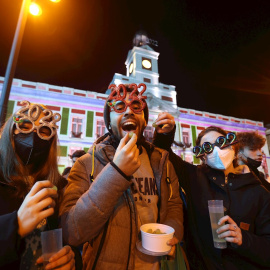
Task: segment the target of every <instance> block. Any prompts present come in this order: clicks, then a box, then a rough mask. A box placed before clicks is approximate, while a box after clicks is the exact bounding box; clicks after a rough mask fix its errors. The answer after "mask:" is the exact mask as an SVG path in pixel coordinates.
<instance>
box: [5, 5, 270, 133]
mask: <svg viewBox="0 0 270 270" xmlns="http://www.w3.org/2000/svg"><path fill="white" fill-rule="evenodd" d="M36 2H37V3H39V4H40V5H41V6H42V7H43V14H42V16H41V17H33V16H31V15H29V17H28V20H27V24H26V28H25V33H24V38H23V42H22V46H21V50H20V55H19V59H18V64H17V68H16V73H15V78H18V79H23V80H29V81H34V82H42V83H48V84H53V85H59V86H67V87H73V88H76V89H82V90H89V91H95V92H101V93H104V92H105V90H106V89H107V86H108V84H109V83H110V82H111V79H112V77H113V75H114V73H121V74H126V69H125V64H124V63H125V60H126V57H127V54H128V51H129V50H130V49H132V39H133V36H134V34H135V33H136V32H137V31H139V30H144V31H146V32H147V33H148V36H149V38H151V39H154V40H157V41H158V47H153V48H154V49H155V50H156V51H158V52H160V56H159V74H160V82H162V83H165V84H171V85H175V86H176V90H177V97H178V106H180V107H183V108H190V109H195V110H200V111H207V112H212V113H218V114H223V115H227V116H234V117H239V118H246V119H251V120H256V121H263V122H264V124H265V125H267V124H268V125H269V128H270V112H269V108H270V1H268V0H265V1H262V0H256V1H242V0H234V1H209V0H204V1H203V0H200V1H199V0H197V1H192V0H184V1H180V0H179V1H176V0H155V1H152V0H144V1H141V0H136V1H130V0H114V1H108V0H76V1H75V0H62V1H61V2H60V3H58V4H54V3H51V2H49V0H37V1H36ZM21 3H22V0H0V4H1V5H0V25H1V29H0V76H4V74H5V69H6V65H7V61H8V56H9V52H10V49H11V44H12V40H13V36H14V33H15V28H16V24H17V19H18V15H19V11H20V7H21Z"/></svg>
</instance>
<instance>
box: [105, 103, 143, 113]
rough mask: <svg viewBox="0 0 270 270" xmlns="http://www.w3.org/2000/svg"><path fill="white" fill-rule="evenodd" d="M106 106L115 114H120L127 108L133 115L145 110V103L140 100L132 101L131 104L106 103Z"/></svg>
mask: <svg viewBox="0 0 270 270" xmlns="http://www.w3.org/2000/svg"><path fill="white" fill-rule="evenodd" d="M108 105H109V106H110V107H111V110H112V109H113V110H114V111H115V112H117V113H122V112H125V111H126V110H127V107H129V108H130V109H131V110H132V111H133V112H134V113H140V112H141V111H142V110H143V109H144V108H145V105H146V104H145V102H143V101H141V100H132V101H131V102H129V103H128V102H126V100H118V101H114V102H108Z"/></svg>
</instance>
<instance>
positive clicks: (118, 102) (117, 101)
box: [107, 83, 147, 113]
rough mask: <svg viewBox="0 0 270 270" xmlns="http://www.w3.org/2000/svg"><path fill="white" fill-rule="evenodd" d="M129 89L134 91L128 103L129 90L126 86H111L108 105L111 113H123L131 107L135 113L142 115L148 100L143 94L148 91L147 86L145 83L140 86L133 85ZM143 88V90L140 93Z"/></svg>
mask: <svg viewBox="0 0 270 270" xmlns="http://www.w3.org/2000/svg"><path fill="white" fill-rule="evenodd" d="M128 87H129V88H131V89H133V90H132V92H131V93H130V95H129V100H130V101H129V102H127V101H126V96H127V89H126V86H125V85H123V84H120V85H118V86H116V85H115V84H111V85H110V86H109V89H112V92H111V94H110V95H109V97H108V102H107V104H108V106H110V110H111V111H115V112H117V113H123V112H125V111H126V109H127V107H129V108H130V109H131V110H132V111H133V112H134V113H140V112H141V111H142V110H143V109H144V108H145V106H146V102H145V99H147V97H146V96H143V95H142V94H143V93H144V92H145V90H146V85H145V84H144V83H141V84H139V85H137V84H135V83H132V84H130V85H129V86H128ZM141 87H142V90H141V91H139V88H141Z"/></svg>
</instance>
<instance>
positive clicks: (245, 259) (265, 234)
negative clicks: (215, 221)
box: [154, 134, 270, 270]
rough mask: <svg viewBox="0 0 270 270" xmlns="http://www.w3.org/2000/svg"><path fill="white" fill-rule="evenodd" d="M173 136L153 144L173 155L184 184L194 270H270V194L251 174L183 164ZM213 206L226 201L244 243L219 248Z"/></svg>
mask: <svg viewBox="0 0 270 270" xmlns="http://www.w3.org/2000/svg"><path fill="white" fill-rule="evenodd" d="M165 136H168V135H162V134H156V135H155V137H154V144H155V145H157V146H158V147H161V148H165V149H166V150H169V152H170V160H171V162H172V163H173V165H174V168H175V171H176V174H177V176H178V179H179V183H180V185H181V186H182V188H183V189H184V190H185V193H186V197H187V215H186V217H187V220H186V223H185V224H187V226H186V227H185V228H184V229H185V232H186V234H185V240H186V246H187V256H188V259H189V263H190V265H191V269H196V270H198V269H207V270H217V269H228V270H234V269H237V270H242V269H245V270H249V269H260V270H261V269H270V255H269V254H270V253H269V252H270V193H269V192H268V191H267V190H266V189H265V188H264V187H263V186H262V185H261V183H260V182H259V181H258V179H257V178H256V177H255V176H254V175H253V174H252V173H247V174H238V175H236V174H232V173H231V174H229V175H228V178H227V179H226V181H225V175H224V173H223V172H222V171H219V170H215V169H212V168H210V167H209V166H207V165H202V166H195V165H192V164H189V163H187V162H185V161H183V160H182V159H181V158H180V157H179V156H177V155H176V154H174V153H173V152H172V151H171V149H170V148H169V147H170V145H171V143H170V142H169V141H170V140H168V137H167V138H166V137H165ZM208 200H223V201H224V206H225V208H226V213H225V214H227V215H229V216H230V217H231V218H232V219H233V220H234V221H235V222H236V223H237V225H238V226H239V227H240V228H241V230H242V236H243V243H242V245H241V246H235V245H231V244H230V243H228V247H227V248H226V249H223V250H219V249H216V248H214V245H213V240H212V232H211V225H210V219H209V213H208V205H207V201H208Z"/></svg>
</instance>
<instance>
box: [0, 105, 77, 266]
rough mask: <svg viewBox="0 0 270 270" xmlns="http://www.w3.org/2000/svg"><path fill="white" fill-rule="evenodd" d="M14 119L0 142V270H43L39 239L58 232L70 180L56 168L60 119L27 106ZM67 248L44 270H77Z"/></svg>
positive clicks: (34, 107) (49, 112) (44, 110)
mask: <svg viewBox="0 0 270 270" xmlns="http://www.w3.org/2000/svg"><path fill="white" fill-rule="evenodd" d="M21 104H22V105H23V106H22V107H21V108H20V109H19V110H18V111H17V112H16V113H15V114H14V115H12V116H11V117H10V118H9V119H8V120H7V122H6V123H5V125H4V126H3V128H2V130H1V135H0V136H1V138H0V246H1V248H0V269H43V266H42V264H43V258H42V256H41V255H42V252H41V240H40V235H41V232H42V231H45V230H52V229H55V228H57V227H58V205H59V200H60V198H61V195H62V192H63V189H64V187H65V185H66V180H65V179H64V178H63V177H61V175H60V174H59V172H58V167H57V127H58V126H57V125H56V123H57V122H58V121H60V119H61V116H60V114H58V113H53V112H52V111H51V110H49V109H47V108H46V107H44V106H43V105H41V104H31V103H30V102H28V101H23V102H22V103H21ZM74 265H75V260H74V252H73V251H72V249H71V247H70V246H64V247H63V248H61V249H60V251H59V252H57V253H56V254H54V255H53V256H52V257H51V259H50V261H49V264H48V265H47V266H46V268H45V269H54V268H57V269H75V268H74Z"/></svg>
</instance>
